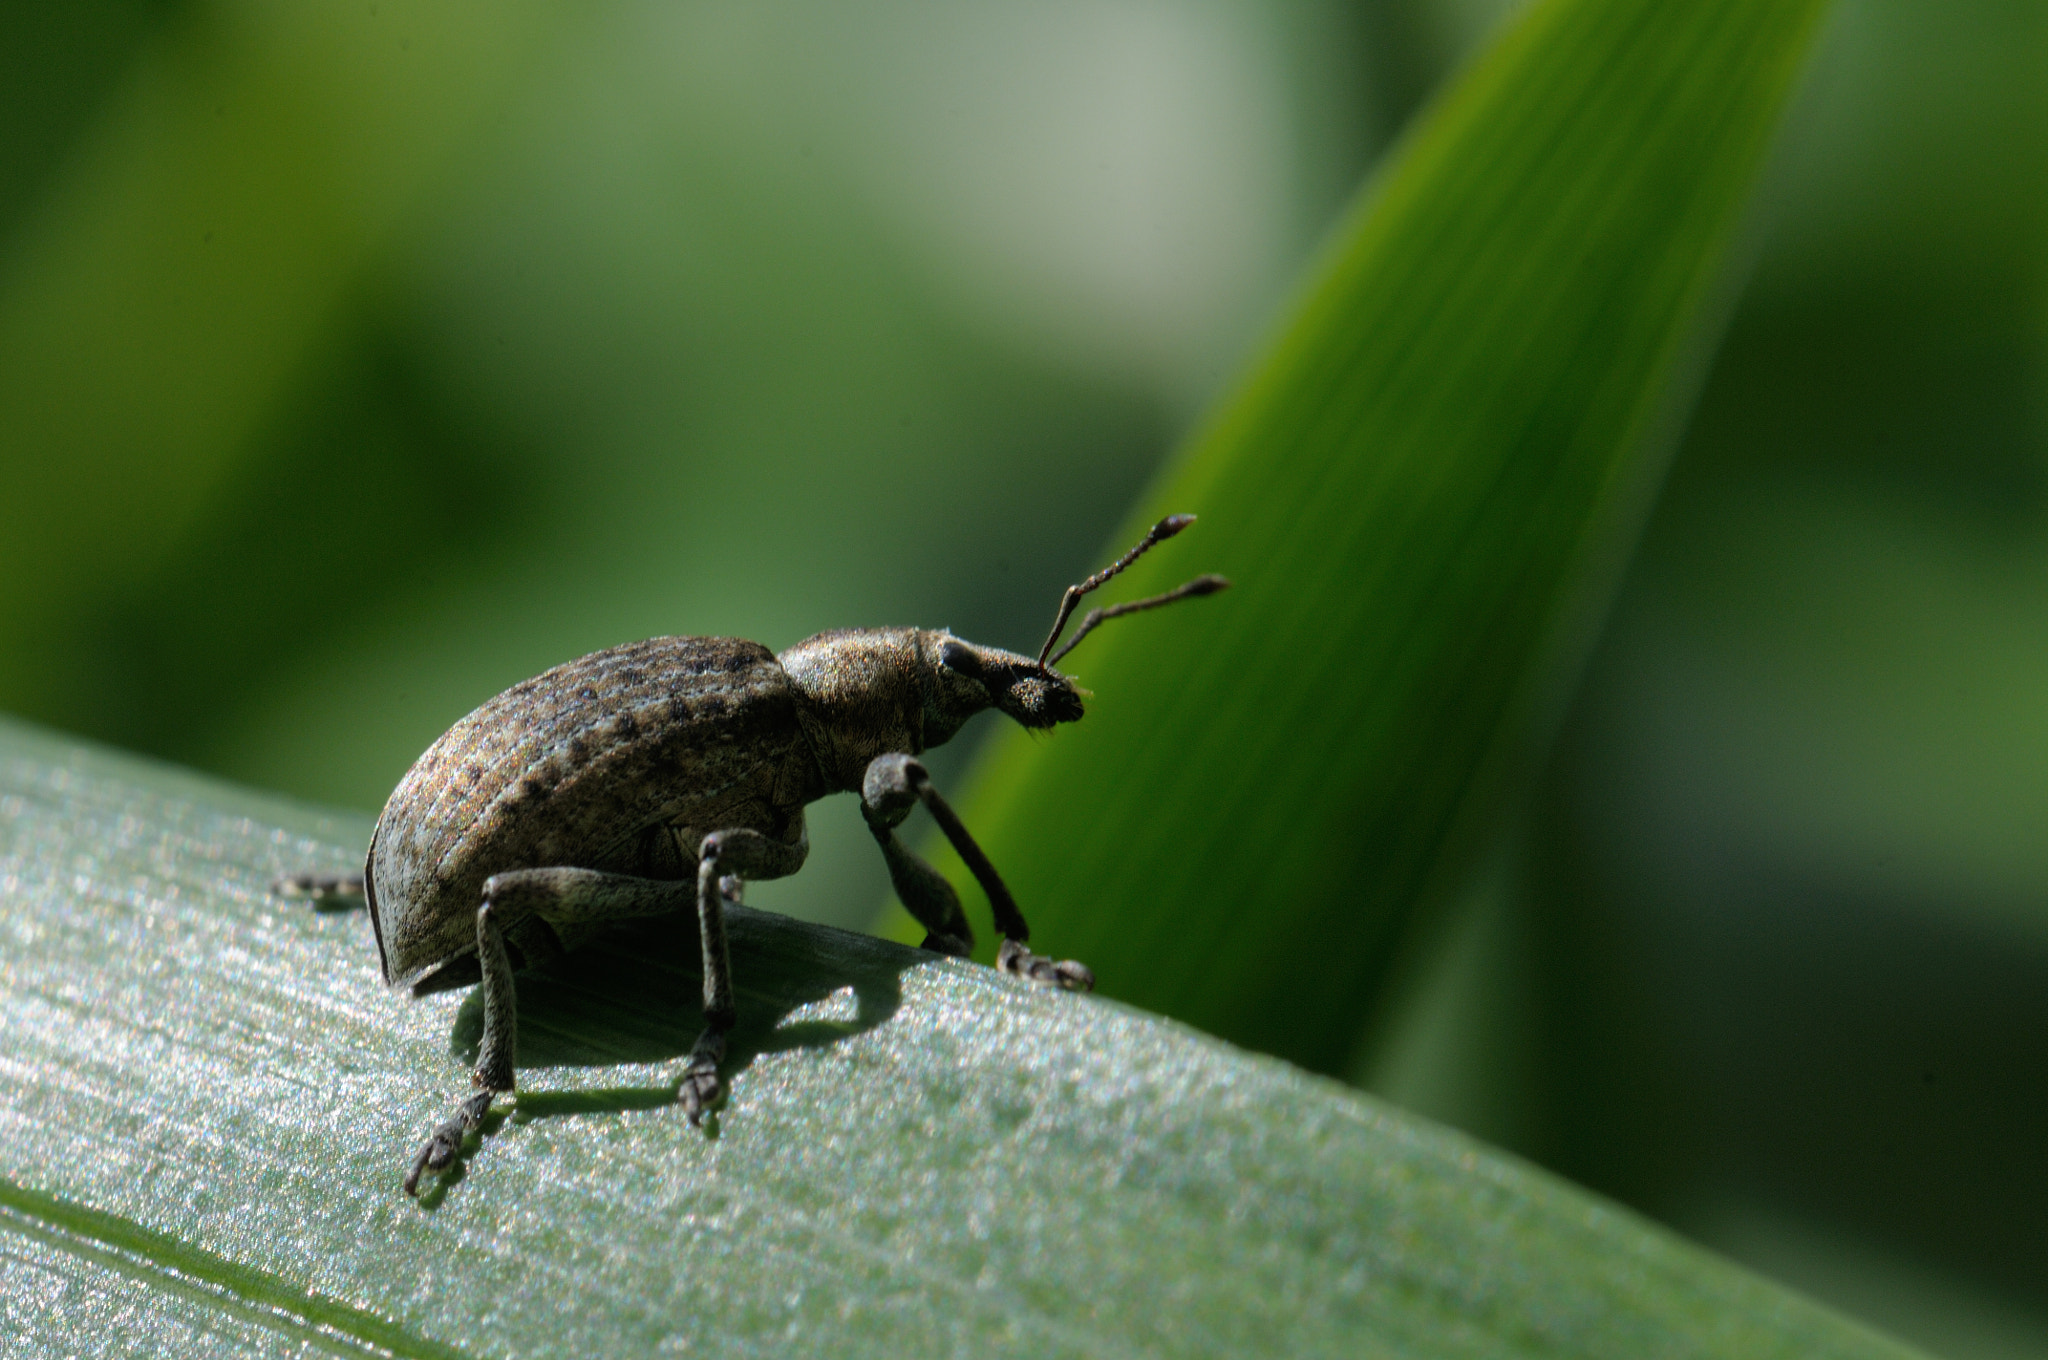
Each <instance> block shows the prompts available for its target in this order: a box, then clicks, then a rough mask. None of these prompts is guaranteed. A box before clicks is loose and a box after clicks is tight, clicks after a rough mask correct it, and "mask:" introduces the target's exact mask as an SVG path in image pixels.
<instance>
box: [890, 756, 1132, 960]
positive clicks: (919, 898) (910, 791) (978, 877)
mask: <svg viewBox="0 0 2048 1360" xmlns="http://www.w3.org/2000/svg"><path fill="white" fill-rule="evenodd" d="M860 799H861V815H862V816H863V817H865V818H867V823H868V830H870V831H872V832H873V833H874V835H875V840H876V841H877V842H879V843H880V845H881V847H882V857H883V858H884V859H886V860H887V861H888V862H889V878H890V880H891V881H892V882H893V883H894V884H895V886H896V895H897V897H898V898H900V899H902V902H903V905H904V906H905V907H907V908H909V910H910V913H911V915H913V916H915V917H917V919H918V922H919V923H920V924H921V925H923V926H924V928H925V930H926V931H927V932H929V933H928V934H926V936H925V940H924V947H925V948H927V949H935V950H937V951H939V952H940V953H944V954H960V955H964V954H966V953H967V951H968V950H969V949H970V948H971V947H972V946H973V944H974V932H973V931H972V930H970V929H969V928H968V926H967V918H966V916H965V915H964V914H963V913H962V912H961V910H960V898H959V895H958V894H956V893H955V892H954V891H953V887H952V885H951V884H950V883H948V882H946V880H945V879H944V878H942V877H941V876H940V875H939V872H938V870H936V869H934V868H932V867H931V865H929V864H927V863H925V862H924V861H923V860H922V859H919V858H918V857H917V856H916V855H914V854H912V853H911V852H910V851H909V850H907V849H905V848H904V847H903V843H902V842H901V841H899V840H898V839H897V838H896V832H895V828H896V827H897V826H898V825H900V824H901V823H902V821H903V819H904V818H905V817H908V816H909V815H910V810H911V808H913V807H915V806H916V805H917V804H918V803H923V804H924V805H925V809H926V810H927V811H928V812H930V813H931V815H932V820H933V821H935V822H937V823H938V824H939V829H940V830H941V831H943V832H945V833H946V839H947V840H949V841H951V842H952V843H953V849H954V850H956V851H958V852H959V855H960V858H961V859H963V860H965V861H966V862H967V867H968V869H969V870H971V871H972V872H973V874H974V878H975V881H976V882H978V883H980V884H981V889H982V891H983V892H985V893H987V894H988V904H989V909H990V911H991V912H993V913H994V915H995V918H996V932H997V933H998V934H1000V935H1001V936H1002V937H1003V947H1002V949H1001V950H1000V951H999V952H998V953H997V954H996V967H998V968H1000V969H1001V970H1002V971H1004V972H1006V973H1015V974H1017V975H1018V976H1019V977H1025V978H1029V979H1031V980H1032V981H1033V982H1043V983H1047V984H1049V985H1051V986H1055V987H1063V988H1066V989H1067V990H1069V991H1079V992H1086V991H1093V990H1094V988H1095V974H1094V973H1093V972H1091V971H1089V969H1088V966H1087V965H1086V964H1082V963H1076V962H1075V961H1074V960H1072V959H1054V958H1049V957H1047V956H1046V955H1044V954H1034V953H1032V952H1031V950H1030V949H1029V948H1028V947H1026V945H1025V943H1024V942H1025V941H1026V940H1028V939H1030V938H1031V927H1029V926H1027V925H1026V924H1024V913H1023V912H1021V911H1019V910H1018V909H1017V900H1016V899H1015V898H1014V897H1012V896H1010V890H1009V888H1008V887H1007V886H1006V885H1005V884H1004V883H1003V879H1002V875H1000V874H998V873H997V872H996V867H995V865H993V864H991V863H990V862H989V858H988V856H987V855H985V854H983V853H982V850H981V847H980V846H979V845H977V844H976V843H975V840H974V837H972V836H970V835H969V834H968V833H967V827H966V825H965V824H964V823H963V822H961V820H960V817H959V814H957V813H955V812H954V811H953V809H952V807H951V805H950V804H948V803H947V802H946V800H945V799H943V798H941V797H940V796H939V791H938V790H937V789H935V788H933V787H932V780H931V775H930V774H929V773H928V772H927V771H926V770H925V767H924V764H923V763H922V762H921V761H919V760H918V759H917V758H916V757H914V756H909V755H904V754H903V753H901V752H893V753H891V754H888V755H881V756H876V757H875V758H874V760H872V761H870V762H869V764H868V768H867V774H866V777H865V778H864V779H863V780H862V781H861V791H860Z"/></svg>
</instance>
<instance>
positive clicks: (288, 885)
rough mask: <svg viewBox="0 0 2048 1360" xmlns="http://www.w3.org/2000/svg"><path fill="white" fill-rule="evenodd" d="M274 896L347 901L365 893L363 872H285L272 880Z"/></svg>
mask: <svg viewBox="0 0 2048 1360" xmlns="http://www.w3.org/2000/svg"><path fill="white" fill-rule="evenodd" d="M270 895H271V896H272V897H290V898H297V899H300V900H302V901H308V902H314V903H321V902H334V901H346V900H348V899H350V898H359V897H361V896H362V895H363V876H362V875H361V874H284V875H281V876H279V877H277V878H273V879H271V880H270Z"/></svg>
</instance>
